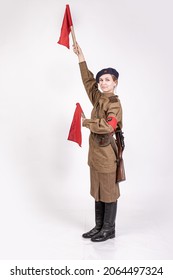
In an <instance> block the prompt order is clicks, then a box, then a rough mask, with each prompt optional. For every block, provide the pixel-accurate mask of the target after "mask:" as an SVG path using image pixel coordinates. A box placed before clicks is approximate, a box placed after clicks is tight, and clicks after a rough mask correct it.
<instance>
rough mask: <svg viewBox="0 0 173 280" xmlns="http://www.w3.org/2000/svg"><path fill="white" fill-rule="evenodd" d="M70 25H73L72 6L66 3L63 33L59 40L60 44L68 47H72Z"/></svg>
mask: <svg viewBox="0 0 173 280" xmlns="http://www.w3.org/2000/svg"><path fill="white" fill-rule="evenodd" d="M70 26H73V22H72V18H71V13H70V7H69V5H66V10H65V14H64V19H63V23H62V27H61V34H60V38H59V41H58V44H60V45H64V46H65V47H67V48H70V45H69V34H70V31H71V29H70Z"/></svg>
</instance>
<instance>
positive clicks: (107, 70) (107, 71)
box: [96, 68, 119, 83]
mask: <svg viewBox="0 0 173 280" xmlns="http://www.w3.org/2000/svg"><path fill="white" fill-rule="evenodd" d="M104 74H110V75H114V76H115V77H116V78H117V79H118V77H119V73H118V72H117V70H115V69H114V68H105V69H102V70H100V71H99V72H98V73H97V75H96V81H97V83H99V78H100V77H101V76H102V75H104Z"/></svg>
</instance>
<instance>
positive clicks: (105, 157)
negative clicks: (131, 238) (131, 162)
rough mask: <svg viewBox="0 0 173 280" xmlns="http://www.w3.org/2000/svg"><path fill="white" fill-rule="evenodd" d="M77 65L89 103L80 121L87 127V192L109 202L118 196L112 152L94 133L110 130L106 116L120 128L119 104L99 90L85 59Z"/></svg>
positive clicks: (111, 129)
mask: <svg viewBox="0 0 173 280" xmlns="http://www.w3.org/2000/svg"><path fill="white" fill-rule="evenodd" d="M79 66H80V72H81V77H82V81H83V84H84V87H85V90H86V92H87V95H88V97H89V99H90V101H91V103H92V105H93V109H92V112H91V118H90V119H85V121H84V122H83V126H84V127H86V128H88V129H89V130H90V136H89V152H88V165H89V166H90V168H91V195H92V196H93V197H94V198H95V199H96V200H98V199H102V200H103V202H108V201H109V202H113V201H115V200H116V199H117V198H118V196H119V187H118V186H116V185H115V172H116V167H117V165H116V156H115V153H114V151H113V149H112V146H111V145H110V144H109V145H108V146H105V147H101V146H99V144H98V143H97V142H96V140H95V137H94V133H97V134H106V133H111V132H113V128H112V126H111V125H109V124H108V123H107V118H108V117H110V116H111V117H114V118H116V120H117V125H118V126H119V127H120V128H122V107H121V103H120V100H119V98H118V96H117V95H115V94H114V93H106V94H105V93H102V92H101V91H100V90H99V88H98V84H97V82H96V80H95V78H94V75H93V74H92V72H91V71H89V69H88V67H87V64H86V62H85V61H83V62H81V63H79Z"/></svg>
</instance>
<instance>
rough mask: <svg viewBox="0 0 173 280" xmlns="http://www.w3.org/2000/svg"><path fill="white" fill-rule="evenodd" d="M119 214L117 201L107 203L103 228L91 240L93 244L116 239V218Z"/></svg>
mask: <svg viewBox="0 0 173 280" xmlns="http://www.w3.org/2000/svg"><path fill="white" fill-rule="evenodd" d="M116 213H117V201H116V202H111V203H105V214H104V222H103V227H102V229H101V230H100V231H99V233H97V234H96V235H94V236H93V237H92V238H91V241H93V242H101V241H105V240H107V239H109V238H114V237H115V218H116Z"/></svg>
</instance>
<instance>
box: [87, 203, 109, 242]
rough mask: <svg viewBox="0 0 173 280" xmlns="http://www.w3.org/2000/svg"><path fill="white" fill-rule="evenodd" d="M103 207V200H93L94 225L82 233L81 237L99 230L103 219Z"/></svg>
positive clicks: (91, 235)
mask: <svg viewBox="0 0 173 280" xmlns="http://www.w3.org/2000/svg"><path fill="white" fill-rule="evenodd" d="M104 208H105V204H104V202H102V201H95V222H96V225H95V227H94V228H93V229H91V230H90V231H88V232H86V233H84V234H82V237H84V238H91V237H93V236H94V235H95V234H97V233H98V232H99V231H100V230H101V228H102V226H103V219H104Z"/></svg>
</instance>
